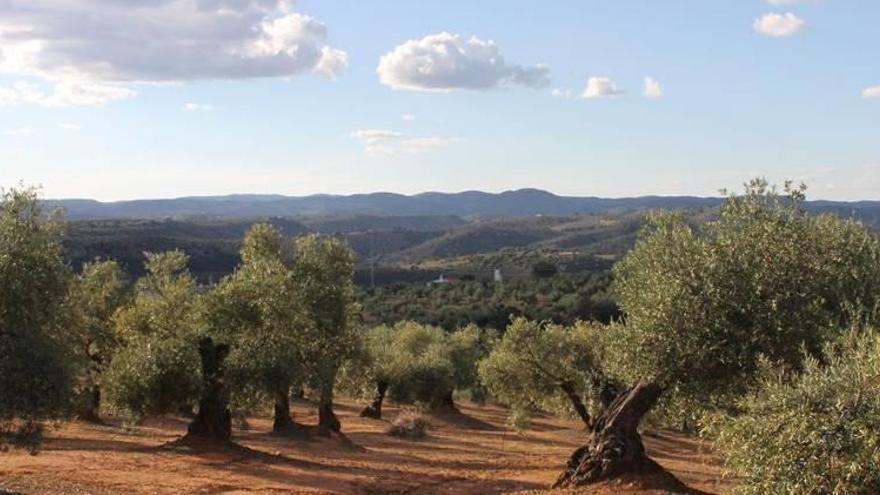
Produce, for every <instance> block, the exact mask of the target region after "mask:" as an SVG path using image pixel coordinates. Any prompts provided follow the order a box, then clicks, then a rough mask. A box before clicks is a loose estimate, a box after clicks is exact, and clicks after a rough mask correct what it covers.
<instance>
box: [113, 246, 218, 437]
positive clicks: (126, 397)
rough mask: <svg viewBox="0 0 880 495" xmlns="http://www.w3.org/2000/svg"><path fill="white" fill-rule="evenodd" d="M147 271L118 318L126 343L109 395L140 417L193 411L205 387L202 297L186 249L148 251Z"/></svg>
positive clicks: (116, 358)
mask: <svg viewBox="0 0 880 495" xmlns="http://www.w3.org/2000/svg"><path fill="white" fill-rule="evenodd" d="M146 258H147V261H146V269H147V274H146V275H145V276H144V277H142V278H141V279H140V280H138V282H137V284H136V288H135V294H134V297H133V299H132V301H131V303H130V304H129V305H128V306H126V307H124V308H122V309H121V310H120V311H118V312H117V313H116V315H115V317H114V324H115V330H116V333H117V336H118V338H119V339H120V341H121V342H122V347H121V348H120V350H119V352H117V353H116V355H115V356H114V357H113V360H112V361H111V362H110V366H109V368H108V370H107V373H106V375H105V378H106V382H107V384H106V387H107V395H108V400H109V401H110V402H111V403H112V404H114V405H115V406H117V408H119V409H121V410H122V411H123V412H125V413H127V414H128V415H129V416H130V417H131V418H132V419H135V420H138V419H141V418H143V417H145V416H148V415H152V414H163V413H168V412H179V411H181V410H191V409H192V406H193V405H194V403H195V402H196V401H197V399H198V397H199V393H200V389H201V378H200V364H199V363H200V357H199V352H198V349H199V348H198V340H199V337H200V336H201V334H202V333H203V324H202V321H201V320H202V311H201V304H202V302H201V300H200V297H199V295H198V294H197V293H196V290H195V289H196V283H195V280H194V279H193V277H192V276H191V275H190V273H189V271H188V270H187V260H188V258H187V256H186V255H185V254H184V253H183V252H181V251H169V252H165V253H146Z"/></svg>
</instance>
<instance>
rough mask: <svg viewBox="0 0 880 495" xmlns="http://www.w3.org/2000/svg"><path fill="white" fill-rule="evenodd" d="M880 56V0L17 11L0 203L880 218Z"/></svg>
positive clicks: (2, 74)
mask: <svg viewBox="0 0 880 495" xmlns="http://www.w3.org/2000/svg"><path fill="white" fill-rule="evenodd" d="M774 14H775V15H774ZM306 16H308V17H306ZM765 16H767V17H765ZM878 49H880V2H876V1H874V0H861V1H856V0H849V1H847V0H800V1H798V0H773V1H770V0H735V1H731V0H690V1H685V0H679V1H676V0H616V1H608V0H605V1H593V0H579V1H553V2H534V1H530V2H527V1H512V0H507V1H494V0H490V1H479V2H475V1H458V0H448V1H446V2H411V1H407V2H404V1H400V0H397V1H391V0H370V1H364V0H360V1H355V0H320V1H319V0H301V1H298V2H296V3H288V2H284V1H283V0H126V1H122V0H8V1H6V2H3V5H0V184H2V185H5V186H9V185H14V184H16V183H18V182H19V181H23V182H25V183H27V184H41V185H42V187H43V193H44V195H45V196H47V197H53V198H58V197H90V198H97V199H102V200H115V199H130V198H146V197H175V196H184V195H209V194H226V193H281V194H295V195H299V194H309V193H352V192H371V191H395V192H402V193H416V192H421V191H428V190H435V191H460V190H469V189H480V190H486V191H502V190H507V189H515V188H521V187H538V188H544V189H548V190H551V191H553V192H556V193H560V194H569V195H596V196H631V195H643V194H698V195H712V194H717V191H718V190H719V189H720V188H725V187H726V188H733V189H735V188H737V187H738V185H739V184H741V183H742V182H744V181H745V180H747V179H748V178H750V177H753V176H756V175H761V176H766V177H767V178H768V179H770V180H773V181H782V180H784V179H789V178H790V179H795V180H802V181H805V182H806V183H807V184H808V186H809V188H810V189H809V192H808V195H809V196H810V197H811V198H828V199H847V200H852V199H880V59H878V58H877V51H878ZM382 57H385V58H384V59H382ZM499 57H500V58H499ZM380 59H382V60H383V62H380ZM648 77H650V78H652V80H653V81H654V85H653V88H652V89H653V92H652V93H651V94H650V95H649V96H646V95H645V79H646V78H648ZM591 79H592V81H591ZM585 95H586V96H590V97H584V96H585Z"/></svg>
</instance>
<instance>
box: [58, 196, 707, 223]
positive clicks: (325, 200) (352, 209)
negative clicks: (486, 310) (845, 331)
mask: <svg viewBox="0 0 880 495" xmlns="http://www.w3.org/2000/svg"><path fill="white" fill-rule="evenodd" d="M720 201H721V200H720V199H719V198H697V197H687V196H680V197H663V196H646V197H640V198H618V199H608V198H594V197H570V196H557V195H555V194H552V193H549V192H547V191H541V190H537V189H520V190H517V191H506V192H502V193H497V194H494V193H485V192H479V191H467V192H461V193H437V192H427V193H422V194H416V195H413V196H405V195H402V194H393V193H372V194H353V195H349V196H333V195H323V194H322V195H313V196H303V197H292V196H277V195H232V196H206V197H188V198H177V199H145V200H134V201H117V202H109V203H102V202H99V201H94V200H87V199H67V200H48V201H46V204H47V205H48V206H49V207H60V208H63V209H64V210H65V211H66V212H67V215H68V217H69V218H71V219H74V220H80V219H109V218H139V219H155V218H189V217H198V216H205V217H217V218H245V217H295V216H333V215H362V216H376V217H388V216H424V215H431V216H448V217H456V216H457V217H465V218H476V217H487V216H488V217H498V216H527V215H571V214H575V213H609V212H623V211H630V210H636V209H646V208H691V207H706V206H709V207H711V206H717V205H718V204H719V203H720Z"/></svg>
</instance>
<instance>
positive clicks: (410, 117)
mask: <svg viewBox="0 0 880 495" xmlns="http://www.w3.org/2000/svg"><path fill="white" fill-rule="evenodd" d="M400 120H403V121H404V122H412V121H414V120H416V116H415V115H413V114H411V113H405V114H403V115H401V116H400Z"/></svg>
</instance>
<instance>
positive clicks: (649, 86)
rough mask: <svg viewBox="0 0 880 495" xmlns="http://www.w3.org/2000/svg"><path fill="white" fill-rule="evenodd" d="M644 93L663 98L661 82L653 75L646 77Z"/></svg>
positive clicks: (651, 96) (650, 96)
mask: <svg viewBox="0 0 880 495" xmlns="http://www.w3.org/2000/svg"><path fill="white" fill-rule="evenodd" d="M644 95H645V97H646V98H662V97H663V88H662V87H661V86H660V82H659V81H657V80H656V79H654V78H653V77H646V78H645V91H644Z"/></svg>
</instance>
